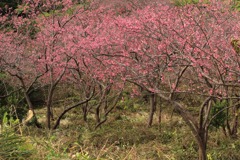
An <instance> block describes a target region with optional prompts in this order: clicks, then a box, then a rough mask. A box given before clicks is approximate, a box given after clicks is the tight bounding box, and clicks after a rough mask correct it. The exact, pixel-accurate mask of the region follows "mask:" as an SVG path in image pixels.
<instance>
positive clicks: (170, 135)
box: [23, 109, 240, 160]
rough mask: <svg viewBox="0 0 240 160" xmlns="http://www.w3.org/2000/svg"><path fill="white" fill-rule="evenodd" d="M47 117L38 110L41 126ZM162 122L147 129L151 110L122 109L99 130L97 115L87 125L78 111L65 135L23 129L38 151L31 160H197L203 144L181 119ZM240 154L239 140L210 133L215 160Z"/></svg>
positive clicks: (239, 158)
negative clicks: (96, 120)
mask: <svg viewBox="0 0 240 160" xmlns="http://www.w3.org/2000/svg"><path fill="white" fill-rule="evenodd" d="M44 112H45V110H44V109H40V110H37V114H38V115H39V116H38V117H39V120H40V121H41V123H44V120H45V117H44ZM55 112H56V114H57V109H56V110H55ZM76 115H77V116H76ZM157 117H158V116H157V115H155V118H154V123H153V126H152V127H147V120H148V111H147V110H146V109H139V110H138V111H136V110H129V109H117V110H115V111H114V112H113V113H112V114H110V115H109V119H108V121H107V122H106V123H104V124H103V125H102V126H101V127H100V128H98V129H96V130H95V129H94V127H95V119H94V115H93V114H92V115H91V114H90V115H89V117H88V122H87V123H86V122H84V121H83V120H82V119H83V118H82V112H81V110H79V109H78V110H77V109H76V110H74V111H71V112H70V113H69V114H68V115H66V117H64V119H63V120H62V122H61V125H60V127H59V129H56V130H53V131H49V130H47V129H37V128H35V127H33V126H28V127H25V128H23V137H27V142H28V143H30V144H31V147H30V148H31V149H32V154H31V156H30V157H28V159H39V160H45V159H46V160H58V159H59V160H64V159H65V160H68V159H69V160H71V159H78V160H95V159H99V160H105V159H106V160H107V159H112V160H124V159H125V160H159V159H161V160H181V159H182V160H188V159H189V160H192V159H197V155H198V154H197V153H198V152H197V151H198V147H197V144H196V142H195V141H194V137H193V135H192V134H191V131H190V130H189V128H188V127H187V126H186V124H185V123H184V122H183V120H182V119H181V118H180V117H178V115H176V114H175V113H174V114H173V115H172V111H171V110H168V111H166V112H163V113H162V118H161V124H159V123H158V118H157ZM239 150H240V140H239V139H231V138H228V137H225V136H224V134H223V133H222V130H221V129H214V128H212V129H211V130H210V133H209V142H208V159H209V160H215V159H216V160H221V159H222V160H226V159H228V160H240V155H239V153H238V152H239Z"/></svg>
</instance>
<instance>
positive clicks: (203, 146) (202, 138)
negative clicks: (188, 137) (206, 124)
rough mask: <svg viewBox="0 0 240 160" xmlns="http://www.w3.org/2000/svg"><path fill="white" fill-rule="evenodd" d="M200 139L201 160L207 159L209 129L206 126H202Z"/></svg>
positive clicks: (199, 152)
mask: <svg viewBox="0 0 240 160" xmlns="http://www.w3.org/2000/svg"><path fill="white" fill-rule="evenodd" d="M198 132H199V133H198V134H199V139H198V147H199V148H198V154H199V157H198V159H199V160H207V136H208V135H207V131H206V130H205V129H204V128H200V129H199V131H198Z"/></svg>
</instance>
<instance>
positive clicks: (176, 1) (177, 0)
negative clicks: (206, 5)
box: [173, 0, 199, 6]
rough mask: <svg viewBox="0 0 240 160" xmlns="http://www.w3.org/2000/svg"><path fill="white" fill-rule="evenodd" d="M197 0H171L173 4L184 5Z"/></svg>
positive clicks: (195, 2) (197, 0)
mask: <svg viewBox="0 0 240 160" xmlns="http://www.w3.org/2000/svg"><path fill="white" fill-rule="evenodd" d="M198 2H199V0H173V3H174V5H175V6H185V5H188V4H197V3H198Z"/></svg>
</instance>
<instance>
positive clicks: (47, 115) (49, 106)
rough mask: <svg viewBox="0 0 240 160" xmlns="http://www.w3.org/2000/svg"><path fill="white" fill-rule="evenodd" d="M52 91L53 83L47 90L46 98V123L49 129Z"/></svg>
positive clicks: (51, 115)
mask: <svg viewBox="0 0 240 160" xmlns="http://www.w3.org/2000/svg"><path fill="white" fill-rule="evenodd" d="M53 91H54V87H53V85H51V86H50V89H49V91H48V98H47V114H46V124H47V128H48V129H51V117H53V114H52V112H51V107H52V98H53Z"/></svg>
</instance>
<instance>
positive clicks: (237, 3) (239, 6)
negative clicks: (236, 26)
mask: <svg viewBox="0 0 240 160" xmlns="http://www.w3.org/2000/svg"><path fill="white" fill-rule="evenodd" d="M232 8H233V9H236V10H237V11H240V0H234V1H233V5H232Z"/></svg>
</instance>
